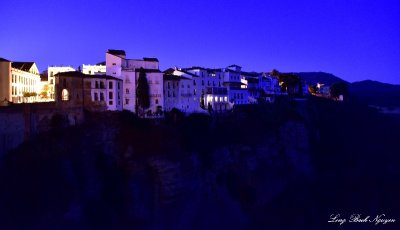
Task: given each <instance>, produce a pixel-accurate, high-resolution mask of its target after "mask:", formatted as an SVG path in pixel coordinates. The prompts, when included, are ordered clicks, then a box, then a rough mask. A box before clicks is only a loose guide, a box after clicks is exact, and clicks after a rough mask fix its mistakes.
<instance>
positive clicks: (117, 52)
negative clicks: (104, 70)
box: [107, 49, 126, 56]
mask: <svg viewBox="0 0 400 230" xmlns="http://www.w3.org/2000/svg"><path fill="white" fill-rule="evenodd" d="M107 53H109V54H112V55H115V56H119V55H124V56H126V53H125V50H112V49H109V50H108V51H107Z"/></svg>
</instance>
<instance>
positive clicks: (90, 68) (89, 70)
mask: <svg viewBox="0 0 400 230" xmlns="http://www.w3.org/2000/svg"><path fill="white" fill-rule="evenodd" d="M106 72H107V70H106V62H101V63H98V64H96V65H85V64H83V65H82V73H84V74H88V75H106Z"/></svg>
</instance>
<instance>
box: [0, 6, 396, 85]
mask: <svg viewBox="0 0 400 230" xmlns="http://www.w3.org/2000/svg"><path fill="white" fill-rule="evenodd" d="M0 17H1V21H0V57H3V58H6V59H10V60H13V61H35V62H36V63H37V64H38V66H39V70H40V71H43V70H45V68H47V66H48V65H61V64H63V65H73V66H74V67H77V66H78V65H81V64H95V63H97V62H100V61H103V60H104V58H105V51H106V50H107V49H109V48H112V49H124V50H126V51H127V56H128V58H142V57H157V58H159V60H160V66H161V69H162V70H164V69H166V68H169V67H172V66H179V67H190V66H193V65H196V66H204V67H225V66H228V65H230V64H238V65H241V66H242V67H243V69H244V70H245V71H253V70H254V71H270V70H272V69H273V68H276V69H278V70H279V71H282V72H290V71H293V72H297V71H324V72H328V73H333V74H335V75H337V76H339V77H341V78H343V79H345V80H348V81H350V82H353V81H358V80H363V79H373V80H378V81H382V82H388V83H396V84H400V3H399V2H398V1H396V0H381V1H367V0H336V1H335V0H303V1H292V0H276V1H268V0H246V1H226V0H220V1H211V0H172V1H168V0H164V1H162V0H132V1H128V0H113V1H95V0H68V1H65V0H58V1H50V0H31V1H28V0H10V1H0Z"/></svg>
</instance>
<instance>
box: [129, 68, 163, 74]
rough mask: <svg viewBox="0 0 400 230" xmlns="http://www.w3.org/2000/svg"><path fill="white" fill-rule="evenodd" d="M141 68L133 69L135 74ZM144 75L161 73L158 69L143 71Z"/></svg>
mask: <svg viewBox="0 0 400 230" xmlns="http://www.w3.org/2000/svg"><path fill="white" fill-rule="evenodd" d="M141 69H142V68H140V69H135V72H140V70H141ZM143 70H144V72H145V73H161V71H160V70H159V69H143Z"/></svg>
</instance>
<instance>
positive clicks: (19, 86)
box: [0, 58, 40, 103]
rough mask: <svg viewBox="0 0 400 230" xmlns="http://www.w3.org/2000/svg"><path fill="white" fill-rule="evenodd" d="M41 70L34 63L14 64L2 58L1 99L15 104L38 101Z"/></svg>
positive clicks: (0, 68)
mask: <svg viewBox="0 0 400 230" xmlns="http://www.w3.org/2000/svg"><path fill="white" fill-rule="evenodd" d="M39 85H40V75H39V70H38V68H37V66H36V64H35V63H34V62H12V61H8V60H6V59H2V58H0V97H1V100H6V101H10V102H13V103H24V102H25V103H32V102H36V101H37V100H38V94H39V91H40V89H39Z"/></svg>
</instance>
